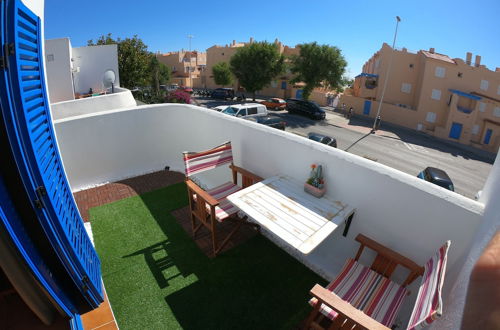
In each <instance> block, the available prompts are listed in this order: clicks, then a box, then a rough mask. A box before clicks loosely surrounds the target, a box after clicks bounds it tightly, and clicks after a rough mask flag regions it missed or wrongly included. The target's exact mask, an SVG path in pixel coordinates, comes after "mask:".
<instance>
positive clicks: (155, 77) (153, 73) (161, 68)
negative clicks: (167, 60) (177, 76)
mask: <svg viewBox="0 0 500 330" xmlns="http://www.w3.org/2000/svg"><path fill="white" fill-rule="evenodd" d="M149 73H150V85H151V87H152V88H153V89H154V90H155V91H156V92H159V91H160V85H165V84H166V83H167V82H168V81H169V80H170V69H169V68H168V67H167V66H166V65H165V64H163V63H160V61H158V59H157V58H156V56H154V55H152V56H151V61H150V63H149Z"/></svg>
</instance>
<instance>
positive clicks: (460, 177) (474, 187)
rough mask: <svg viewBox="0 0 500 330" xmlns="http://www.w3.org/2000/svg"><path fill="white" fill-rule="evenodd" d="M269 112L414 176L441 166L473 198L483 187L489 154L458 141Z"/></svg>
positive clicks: (334, 116) (300, 130)
mask: <svg viewBox="0 0 500 330" xmlns="http://www.w3.org/2000/svg"><path fill="white" fill-rule="evenodd" d="M197 102H198V103H199V104H200V105H204V106H207V107H214V106H217V105H221V104H229V103H230V102H219V101H215V102H214V101H213V100H210V99H205V100H204V99H197ZM247 102H248V101H247ZM232 103H236V102H232ZM269 113H273V114H275V115H277V116H280V117H282V118H283V119H284V120H285V121H286V122H287V128H286V131H288V132H291V133H295V134H298V135H301V136H307V133H309V132H316V133H320V134H324V135H328V136H332V137H335V138H336V139H337V144H338V148H339V149H342V150H346V149H347V148H348V151H347V152H350V153H353V154H356V155H358V156H361V157H365V158H367V159H370V160H372V161H376V162H379V163H381V164H384V165H387V166H389V167H392V168H395V169H398V170H400V171H402V172H405V173H408V174H410V175H415V176H416V175H417V174H418V173H419V172H420V171H421V170H423V169H424V168H425V167H427V166H433V167H438V168H441V169H442V170H444V171H446V172H447V173H448V175H449V176H450V178H451V180H452V181H453V183H454V185H455V191H456V192H457V193H459V194H461V195H463V196H466V197H469V198H474V196H475V195H476V193H477V192H478V191H479V190H481V189H482V188H483V185H484V183H485V181H486V178H487V177H488V174H489V171H490V169H491V167H492V164H493V160H494V159H493V157H492V156H491V155H489V156H488V155H486V156H485V155H484V154H483V153H477V152H471V151H470V150H467V149H466V148H462V147H460V146H459V145H453V144H449V143H446V142H444V141H441V140H439V139H436V138H433V137H431V136H427V135H424V134H420V133H417V132H413V131H410V130H407V129H400V128H397V127H392V125H391V126H390V127H385V126H384V124H382V127H381V130H380V131H377V134H369V131H370V126H371V123H370V122H367V121H366V120H364V119H362V118H353V119H351V120H348V119H346V118H344V117H343V116H342V115H340V114H338V113H334V112H332V111H327V116H326V119H325V120H323V121H315V120H311V119H309V118H306V117H303V116H300V115H295V114H294V115H290V114H288V113H287V112H286V111H269ZM367 133H368V134H367Z"/></svg>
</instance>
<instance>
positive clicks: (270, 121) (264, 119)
mask: <svg viewBox="0 0 500 330" xmlns="http://www.w3.org/2000/svg"><path fill="white" fill-rule="evenodd" d="M245 119H246V120H250V121H254V122H256V123H259V124H262V125H266V126H269V127H273V128H277V129H280V130H283V131H284V130H285V127H286V122H285V121H284V120H283V118H281V117H279V116H272V115H269V116H256V117H247V118H245Z"/></svg>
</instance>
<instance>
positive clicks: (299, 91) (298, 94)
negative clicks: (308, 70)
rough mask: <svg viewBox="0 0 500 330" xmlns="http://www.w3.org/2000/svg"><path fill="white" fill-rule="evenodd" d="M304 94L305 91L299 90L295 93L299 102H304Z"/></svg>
mask: <svg viewBox="0 0 500 330" xmlns="http://www.w3.org/2000/svg"><path fill="white" fill-rule="evenodd" d="M303 93H304V91H303V90H302V89H297V91H296V92H295V98H296V99H297V100H302V94H303Z"/></svg>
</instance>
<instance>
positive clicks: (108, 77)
mask: <svg viewBox="0 0 500 330" xmlns="http://www.w3.org/2000/svg"><path fill="white" fill-rule="evenodd" d="M115 80H116V74H115V72H114V71H113V70H111V69H109V70H107V71H106V72H104V77H103V79H102V83H103V85H104V87H106V88H109V87H111V93H114V92H115Z"/></svg>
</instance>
